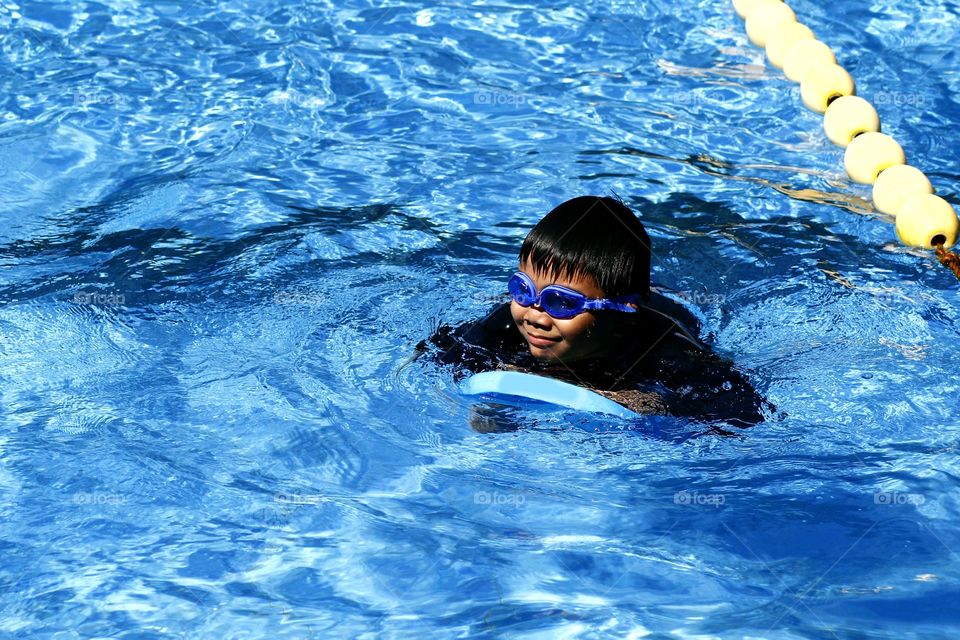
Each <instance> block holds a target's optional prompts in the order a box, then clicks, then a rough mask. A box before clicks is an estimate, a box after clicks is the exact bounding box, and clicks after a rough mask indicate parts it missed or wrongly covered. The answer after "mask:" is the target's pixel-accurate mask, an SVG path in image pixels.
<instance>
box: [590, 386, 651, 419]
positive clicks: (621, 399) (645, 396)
mask: <svg viewBox="0 0 960 640" xmlns="http://www.w3.org/2000/svg"><path fill="white" fill-rule="evenodd" d="M597 393H599V394H600V395H602V396H603V397H605V398H610V399H611V400H613V401H614V402H616V403H618V404H622V405H623V406H625V407H626V408H627V409H630V410H631V411H636V412H637V413H653V414H665V413H667V403H666V402H665V401H664V400H663V397H662V396H660V395H658V394H656V393H650V392H648V391H637V390H636V389H625V390H623V391H599V390H597Z"/></svg>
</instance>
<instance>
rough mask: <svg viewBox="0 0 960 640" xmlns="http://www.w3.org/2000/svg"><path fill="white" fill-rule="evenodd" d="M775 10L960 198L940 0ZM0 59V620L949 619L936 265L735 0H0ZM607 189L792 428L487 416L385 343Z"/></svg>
mask: <svg viewBox="0 0 960 640" xmlns="http://www.w3.org/2000/svg"><path fill="white" fill-rule="evenodd" d="M794 7H795V9H796V11H797V13H798V15H800V16H801V18H802V19H803V20H805V21H806V22H807V23H808V24H810V25H811V26H812V27H813V29H814V31H816V32H817V33H818V34H819V35H820V37H821V39H823V40H825V41H826V42H827V43H828V44H830V45H831V46H832V47H833V48H834V50H835V51H837V53H838V58H839V60H840V62H841V63H842V64H844V65H845V66H846V67H847V68H848V69H849V70H850V71H851V73H852V74H853V76H854V77H855V78H856V79H857V81H858V85H859V91H860V94H861V95H864V96H866V97H868V98H871V99H872V100H873V101H874V102H875V104H876V105H877V107H878V110H879V111H880V113H881V117H882V118H883V121H884V130H885V131H886V132H888V133H891V134H892V135H894V137H896V138H897V139H898V140H899V141H900V142H901V144H902V145H903V146H904V148H905V150H906V152H907V155H908V158H909V159H911V161H912V162H913V164H915V165H917V166H919V167H920V168H921V169H923V170H924V171H925V172H926V173H927V174H928V175H929V176H930V177H931V179H932V181H933V183H934V185H935V186H936V187H937V188H938V190H939V191H940V192H941V193H943V194H945V195H946V197H947V198H948V199H950V200H951V201H952V202H954V203H957V198H956V195H955V194H956V193H957V188H958V182H960V180H958V174H957V166H958V164H960V157H958V154H960V152H958V149H960V147H958V146H957V145H956V131H957V130H958V127H960V103H958V101H957V96H958V95H960V74H958V73H957V69H958V68H960V65H958V62H960V60H958V55H960V54H958V52H957V49H956V47H955V46H954V42H953V41H954V40H955V37H956V33H957V30H958V28H960V5H958V3H957V2H954V1H948V0H925V1H918V2H914V3H908V4H904V3H896V2H893V1H892V0H874V2H872V3H861V2H851V3H836V2H834V3H828V4H827V5H825V6H821V5H820V4H818V3H813V2H811V1H809V0H798V1H797V2H796V3H795V4H794ZM0 56H2V58H0V59H2V62H3V65H2V66H3V71H2V75H0V78H2V82H3V93H2V96H3V97H2V102H0V206H2V213H3V218H2V219H3V224H2V225H0V305H2V306H0V391H2V396H0V398H2V409H3V411H2V415H3V423H2V428H0V550H2V561H0V637H3V638H8V637H9V638H90V637H96V638H107V637H109V638H238V639H239V638H262V637H275V638H327V637H361V638H374V637H385V638H407V637H424V638H426V637H465V638H466V637H477V638H479V637H517V638H556V637H568V638H572V637H580V638H601V637H617V638H619V637H630V638H641V637H647V638H748V637H749V638H791V639H793V638H842V639H848V638H849V639H854V638H856V639H862V638H891V639H893V638H896V639H902V638H950V637H956V635H957V633H958V631H960V607H957V605H956V599H957V596H958V595H960V557H958V551H960V465H958V463H957V454H958V450H960V420H958V417H957V416H958V409H960V407H958V404H960V403H958V400H957V398H958V382H957V379H956V371H957V369H956V356H955V349H956V347H957V344H958V336H960V313H958V307H960V296H958V293H957V291H958V284H957V282H956V279H955V278H954V277H953V276H952V275H951V274H950V273H949V272H948V271H947V270H946V269H944V268H942V267H940V266H939V265H938V264H936V262H935V261H934V260H933V259H932V258H931V256H930V255H929V254H928V253H925V252H921V251H914V250H907V249H905V248H903V247H902V246H900V245H899V244H898V243H897V242H896V239H895V238H894V236H893V228H892V225H890V224H889V220H887V219H885V218H884V216H881V215H879V214H876V213H875V212H874V211H873V210H872V209H871V208H870V206H869V204H868V201H867V200H865V198H866V197H868V196H869V191H868V190H867V189H865V188H863V187H860V186H856V185H853V184H851V183H850V182H849V181H848V180H847V179H846V177H845V175H844V173H843V171H842V168H841V162H840V160H841V154H842V152H841V150H840V149H838V148H836V147H834V146H832V145H831V144H829V142H828V141H827V140H826V138H825V136H824V135H823V133H822V132H821V130H820V128H819V127H820V118H819V116H816V115H815V114H813V113H811V112H809V111H807V110H805V109H804V107H803V106H802V104H801V102H800V100H799V96H798V91H797V88H796V86H795V85H792V84H790V83H788V82H787V81H786V80H785V79H783V77H782V75H780V73H779V72H777V71H776V70H773V69H771V68H769V67H765V66H764V64H763V57H762V53H761V52H760V51H759V50H757V49H756V48H754V47H753V46H751V45H749V43H748V42H747V40H746V38H745V36H744V34H743V25H742V22H741V21H740V19H739V18H738V17H737V16H736V15H735V14H734V12H733V9H732V7H731V6H729V5H728V3H726V2H701V3H699V4H695V3H690V2H678V3H674V2H668V1H667V0H655V1H651V2H620V1H616V0H614V1H600V0H587V1H586V2H576V3H574V2H566V3H564V2H544V3H524V2H519V1H514V0H505V1H504V2H499V3H488V2H477V3H445V4H438V5H436V6H433V7H424V6H422V5H416V4H411V3H407V2H402V1H397V2H390V3H379V2H360V1H354V0H349V1H347V2H338V3H332V2H310V3H285V2H277V1H273V0H258V1H256V2H254V1H252V0H247V1H244V0H222V1H221V2H215V1H211V0H201V1H197V2H191V1H189V0H158V1H156V2H149V3H148V2H143V3H136V2H132V1H130V0H104V1H103V2H34V1H25V0H18V1H16V2H15V1H14V0H3V1H2V2H0ZM611 192H615V193H618V194H620V195H621V196H622V197H623V198H624V199H625V200H626V201H627V202H628V203H629V204H630V205H631V206H632V207H633V208H634V210H635V211H637V212H638V213H639V214H640V215H641V217H642V219H643V221H644V223H645V224H646V226H647V228H648V230H649V231H650V234H651V236H652V238H653V241H654V249H655V252H656V257H655V259H654V271H655V274H654V279H655V280H656V281H657V282H659V283H661V284H663V285H666V286H670V287H673V288H674V289H676V290H678V291H680V292H683V295H685V296H686V297H687V298H688V299H689V300H690V301H691V302H692V304H693V305H694V306H695V307H696V309H697V312H698V313H699V314H700V315H701V317H702V319H703V321H704V334H703V335H704V338H706V339H708V340H709V341H710V342H711V343H712V344H713V345H714V346H715V348H716V349H717V350H718V351H719V352H721V353H723V354H725V355H727V356H729V357H731V358H733V359H734V360H735V361H736V362H737V363H738V364H739V365H740V366H741V367H743V368H744V369H746V370H749V371H750V372H751V374H750V375H751V379H752V380H753V382H754V384H755V385H756V386H757V387H758V389H760V390H761V391H762V392H763V393H764V394H766V395H767V396H768V397H769V399H770V400H771V401H772V402H773V403H775V404H776V405H777V407H778V408H779V409H780V411H781V412H782V414H783V415H782V416H780V417H777V418H774V419H771V420H770V421H768V422H767V423H765V424H761V425H759V426H757V427H754V428H751V429H748V430H745V431H742V432H741V433H740V434H739V436H738V437H730V438H722V437H715V436H699V435H698V434H701V433H703V431H704V425H703V424H697V423H694V422H691V421H687V420H681V419H675V418H661V419H657V420H651V421H650V422H648V423H646V424H644V425H641V426H640V427H638V428H636V429H633V430H625V429H623V426H624V425H623V424H622V423H618V422H616V419H614V418H611V419H609V420H607V419H606V418H602V417H599V418H598V417H596V416H591V417H589V420H590V421H592V422H595V421H597V420H600V421H606V422H605V423H604V424H605V426H606V427H607V428H606V429H598V430H597V432H594V431H592V430H588V429H583V428H581V427H583V426H585V425H584V421H585V420H588V418H585V417H584V416H580V415H576V414H571V413H569V412H564V411H541V410H537V409H533V408H518V409H516V410H515V415H514V416H513V417H512V418H513V419H519V420H523V421H525V422H527V423H528V426H527V428H524V429H521V430H519V431H516V432H512V433H499V434H485V433H478V432H477V431H475V430H473V429H472V428H471V426H470V419H471V405H470V402H469V401H468V400H467V399H465V398H463V397H460V396H459V395H458V394H457V393H456V388H455V383H454V381H453V379H452V376H451V374H450V372H449V371H447V370H441V369H438V368H437V367H435V366H433V365H430V364H429V363H427V362H419V361H418V362H414V363H412V364H409V363H408V358H409V356H410V354H411V353H412V351H413V348H414V346H415V345H416V343H417V342H418V341H419V340H421V339H423V338H424V337H426V336H427V335H429V334H430V332H431V331H432V330H433V328H434V327H435V326H436V325H437V323H439V322H448V323H458V322H460V321H463V320H465V319H468V318H474V317H476V316H478V315H480V314H482V313H484V312H485V311H486V310H487V309H488V308H489V307H490V306H491V305H492V304H493V303H494V302H496V301H497V300H499V299H500V295H501V293H502V291H503V289H504V282H505V278H506V277H507V276H508V275H509V274H510V273H511V267H512V265H513V264H514V261H515V256H516V251H517V249H518V246H519V242H520V241H521V239H522V238H523V236H524V235H525V233H526V231H527V230H528V229H529V228H530V226H531V225H532V224H533V223H535V222H536V221H537V220H538V219H539V217H540V216H542V215H543V214H544V213H545V212H546V211H548V210H549V209H550V208H551V207H552V206H554V205H556V204H557V203H559V202H561V201H562V200H565V199H567V198H569V197H572V196H575V195H580V194H584V193H592V194H599V195H606V194H609V193H611ZM593 426H595V425H593Z"/></svg>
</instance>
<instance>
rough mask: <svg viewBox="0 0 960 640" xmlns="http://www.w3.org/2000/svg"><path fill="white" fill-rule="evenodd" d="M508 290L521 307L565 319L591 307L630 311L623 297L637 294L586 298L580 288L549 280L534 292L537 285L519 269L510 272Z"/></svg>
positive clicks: (590, 309)
mask: <svg viewBox="0 0 960 640" xmlns="http://www.w3.org/2000/svg"><path fill="white" fill-rule="evenodd" d="M507 290H508V291H509V292H510V296H511V297H512V298H513V300H514V302H516V303H517V304H519V305H520V306H521V307H529V306H531V305H537V306H539V307H540V308H542V309H543V310H544V311H546V312H547V313H548V314H550V315H551V316H553V317H554V318H557V319H560V320H566V319H567V318H572V317H574V316H576V315H579V314H581V313H583V312H584V311H593V310H597V309H609V310H612V311H626V312H628V313H633V312H634V311H636V309H634V308H633V307H631V306H629V305H627V304H624V302H626V301H632V300H633V299H635V298H636V296H632V295H626V296H620V297H618V298H614V299H612V300H611V299H607V298H588V297H587V296H585V295H583V294H582V293H580V292H579V291H574V290H573V289H568V288H567V287H564V286H562V285H559V284H550V285H547V286H545V287H544V288H543V289H542V290H541V291H540V293H539V294H538V293H537V286H536V285H535V284H533V280H531V279H530V276H528V275H527V274H525V273H522V272H520V271H518V272H516V273H515V274H513V277H512V278H510V282H508V283H507Z"/></svg>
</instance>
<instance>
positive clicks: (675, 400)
mask: <svg viewBox="0 0 960 640" xmlns="http://www.w3.org/2000/svg"><path fill="white" fill-rule="evenodd" d="M630 322H633V323H635V324H636V326H635V327H633V330H632V332H631V334H632V335H634V336H635V337H636V339H635V341H634V343H633V344H632V345H630V346H629V347H628V348H627V349H626V350H625V352H624V353H623V354H620V355H618V356H614V357H608V358H596V359H588V360H583V361H575V362H571V363H566V364H556V363H549V362H543V361H540V360H537V359H536V358H534V357H533V356H532V355H531V354H530V349H529V347H528V346H527V342H526V340H524V338H523V336H522V335H521V334H520V330H519V329H518V328H517V325H516V323H515V322H514V321H513V316H512V315H511V314H510V304H509V303H505V304H502V305H500V306H498V307H497V308H495V309H494V310H493V311H492V312H491V313H490V314H488V315H487V316H486V317H485V318H483V319H482V320H479V321H476V322H468V323H465V324H462V325H460V326H459V327H457V328H455V329H454V328H452V327H450V326H448V325H442V326H440V327H439V328H438V329H437V331H436V332H435V333H434V334H433V335H432V336H431V337H430V338H429V339H428V340H424V341H422V342H421V343H420V344H418V345H417V352H418V355H419V354H423V353H426V352H430V353H431V354H432V355H433V357H434V358H435V359H436V360H437V361H438V362H440V363H444V364H451V365H454V367H455V375H456V376H457V377H458V378H461V377H463V376H465V375H466V373H467V372H472V373H479V372H481V371H490V370H493V369H501V368H508V367H510V368H512V367H516V368H519V369H522V370H525V371H529V372H530V373H538V374H541V375H549V376H550V377H554V378H558V379H561V380H564V381H567V382H571V383H573V384H577V385H579V386H582V387H588V388H593V389H596V390H600V391H613V392H618V391H629V390H636V391H642V392H647V393H655V394H657V395H658V396H659V397H660V398H661V399H662V400H663V403H662V406H663V405H665V407H666V411H665V413H668V414H670V415H675V416H687V417H692V418H697V419H702V420H709V421H713V420H723V421H726V422H729V423H731V424H733V425H736V426H750V425H753V424H756V423H758V422H762V421H763V419H764V415H763V411H764V409H766V410H768V411H771V412H772V411H773V409H774V408H773V407H772V406H771V405H770V404H769V403H768V402H767V401H766V400H764V399H763V398H761V397H760V396H759V395H758V394H757V392H756V391H755V390H754V388H753V385H752V384H751V383H750V381H749V380H748V379H747V378H746V377H745V376H744V375H743V374H742V373H741V372H740V371H738V370H737V369H736V368H734V367H733V364H732V363H731V362H729V361H727V360H724V359H723V358H721V357H719V356H718V355H716V354H715V353H713V352H712V351H710V350H709V349H708V348H707V347H706V346H704V345H703V344H701V343H700V341H699V340H698V339H697V338H696V337H695V334H694V331H699V322H698V321H697V320H696V318H695V317H694V316H693V315H692V314H691V313H690V312H689V311H687V309H685V308H684V307H683V305H681V304H679V303H677V302H674V301H673V300H671V299H670V298H667V297H666V296H664V295H662V294H660V293H656V292H654V293H652V294H651V296H650V299H649V300H648V301H646V302H645V303H644V304H643V306H642V307H641V309H640V312H638V313H636V314H630ZM430 345H433V347H434V348H432V349H431V346H430Z"/></svg>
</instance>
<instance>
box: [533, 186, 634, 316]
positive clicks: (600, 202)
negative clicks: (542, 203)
mask: <svg viewBox="0 0 960 640" xmlns="http://www.w3.org/2000/svg"><path fill="white" fill-rule="evenodd" d="M650 251H651V249H650V237H649V236H648V235H647V230H646V229H644V228H643V223H642V222H640V219H639V218H637V216H636V215H634V213H633V212H632V211H630V208H629V207H627V205H626V204H624V203H623V201H622V200H620V199H619V198H610V197H599V196H580V197H577V198H573V199H571V200H567V201H566V202H564V203H563V204H561V205H559V206H557V207H556V208H555V209H553V211H551V212H550V213H548V214H547V215H546V216H544V217H543V219H542V220H540V222H538V223H537V225H536V226H535V227H534V228H533V229H532V230H531V231H530V233H528V234H527V237H526V238H525V239H524V241H523V245H522V246H521V247H520V263H521V264H523V263H525V262H527V261H528V260H529V262H530V264H531V265H532V266H533V268H534V269H535V270H537V271H538V272H541V273H544V274H546V275H548V276H549V277H552V278H577V277H587V276H589V277H592V278H593V279H594V280H596V282H597V285H598V286H599V287H600V289H602V290H603V293H604V295H606V296H608V297H616V296H621V295H626V294H629V293H639V294H642V295H643V296H644V297H647V296H649V295H650Z"/></svg>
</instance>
